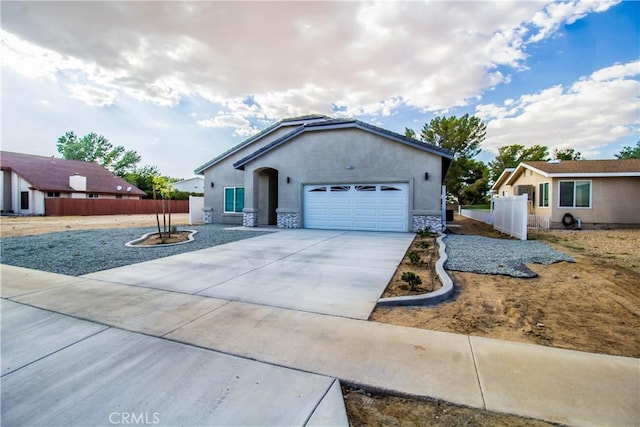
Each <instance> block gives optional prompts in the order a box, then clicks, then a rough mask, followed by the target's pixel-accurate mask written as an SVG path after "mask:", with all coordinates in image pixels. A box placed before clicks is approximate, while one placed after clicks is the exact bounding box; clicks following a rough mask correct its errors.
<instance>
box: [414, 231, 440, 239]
mask: <svg viewBox="0 0 640 427" xmlns="http://www.w3.org/2000/svg"><path fill="white" fill-rule="evenodd" d="M417 234H418V237H420V238H421V239H424V238H425V237H433V236H435V235H436V233H434V232H433V231H431V230H428V229H426V228H425V229H424V230H418V233H417Z"/></svg>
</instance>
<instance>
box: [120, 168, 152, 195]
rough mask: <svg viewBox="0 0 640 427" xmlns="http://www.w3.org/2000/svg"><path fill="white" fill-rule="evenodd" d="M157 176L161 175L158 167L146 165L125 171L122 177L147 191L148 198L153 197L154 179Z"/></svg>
mask: <svg viewBox="0 0 640 427" xmlns="http://www.w3.org/2000/svg"><path fill="white" fill-rule="evenodd" d="M157 176H160V171H158V168H157V167H155V166H150V165H146V166H143V167H141V168H134V169H133V170H131V171H129V172H127V173H125V174H124V176H123V177H122V178H124V179H125V180H126V181H127V182H130V183H131V184H133V185H135V186H136V187H138V188H139V189H140V190H142V191H144V192H145V193H147V197H148V198H152V197H153V179H154V178H155V177H157Z"/></svg>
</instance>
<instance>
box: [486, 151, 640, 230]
mask: <svg viewBox="0 0 640 427" xmlns="http://www.w3.org/2000/svg"><path fill="white" fill-rule="evenodd" d="M492 190H493V191H494V192H495V193H497V196H496V197H504V196H518V195H522V194H524V193H527V195H528V196H529V197H528V199H529V213H530V214H531V216H530V217H529V226H531V222H532V221H533V220H536V221H538V222H540V221H539V220H540V219H544V220H545V221H543V222H547V221H548V223H549V224H550V228H578V227H580V228H586V229H594V228H625V227H626V228H637V227H640V159H626V160H565V161H549V162H522V163H520V164H519V165H518V167H516V168H515V169H512V170H506V171H505V172H504V173H503V174H502V175H500V177H499V178H498V180H496V183H495V184H494V185H493V188H492ZM536 217H537V218H536Z"/></svg>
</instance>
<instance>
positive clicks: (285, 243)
mask: <svg viewBox="0 0 640 427" xmlns="http://www.w3.org/2000/svg"><path fill="white" fill-rule="evenodd" d="M413 237H414V235H413V234H410V233H377V232H354V231H327V230H286V231H278V232H275V233H272V234H268V235H263V236H259V237H255V238H253V239H247V240H241V241H238V242H234V243H229V244H226V245H221V246H215V247H212V248H208V249H203V250H199V251H194V252H189V253H185V254H181V255H175V256H172V257H167V258H162V259H158V260H154V261H149V262H144V263H139V264H133V265H130V266H125V267H120V268H115V269H111V270H104V271H99V272H96V273H92V274H88V275H85V276H83V277H86V278H91V279H96V280H104V281H105V282H109V283H120V284H126V285H135V286H142V287H147V288H155V289H163V290H170V291H175V292H180V293H187V294H193V295H195V294H197V295H202V296H207V297H215V298H222V299H225V300H231V301H242V302H248V303H253V304H260V305H267V306H272V307H279V308H287V309H293V310H299V311H307V312H312V313H319V314H329V315H334V316H342V317H349V318H354V319H367V318H368V317H369V315H370V314H371V311H372V310H373V308H374V307H375V304H376V301H377V300H378V298H379V297H380V295H381V294H382V292H383V291H384V289H385V287H386V285H387V283H388V282H389V280H390V279H391V277H392V276H393V274H394V272H395V270H396V267H397V266H398V263H399V262H400V261H401V260H402V258H403V256H404V254H405V252H406V250H407V248H408V247H409V245H410V244H411V241H412V240H413ZM148 250H154V248H148Z"/></svg>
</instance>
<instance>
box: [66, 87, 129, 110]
mask: <svg viewBox="0 0 640 427" xmlns="http://www.w3.org/2000/svg"><path fill="white" fill-rule="evenodd" d="M68 89H69V92H70V96H71V98H74V99H79V100H80V101H83V102H84V103H85V104H87V105H90V106H93V107H104V106H107V105H113V103H114V102H115V100H116V98H117V93H116V91H114V90H107V89H101V88H98V87H95V86H89V85H83V84H73V85H69V86H68Z"/></svg>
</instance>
